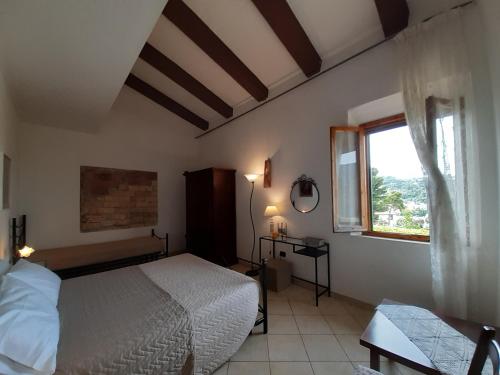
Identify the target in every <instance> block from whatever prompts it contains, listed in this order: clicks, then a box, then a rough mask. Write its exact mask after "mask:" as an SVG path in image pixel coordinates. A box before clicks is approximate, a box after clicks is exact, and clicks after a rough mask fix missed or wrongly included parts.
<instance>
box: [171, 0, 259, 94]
mask: <svg viewBox="0 0 500 375" xmlns="http://www.w3.org/2000/svg"><path fill="white" fill-rule="evenodd" d="M163 15H164V16H165V17H167V18H168V19H169V20H170V21H171V22H172V23H173V24H174V25H175V26H177V27H178V28H179V29H180V30H181V31H182V32H183V33H184V34H186V35H187V36H188V37H189V38H190V39H191V40H192V41H193V42H194V43H195V44H196V45H197V46H198V47H200V48H201V49H202V50H203V51H204V52H205V53H206V54H207V55H208V56H210V58H211V59H212V60H214V61H215V62H216V63H217V64H219V66H220V67H221V68H222V69H224V70H225V71H226V72H227V73H228V74H229V75H230V76H231V77H233V79H234V80H235V81H236V82H238V83H239V84H240V85H241V86H242V87H243V88H244V89H245V90H246V91H248V92H249V93H250V95H252V96H253V97H254V98H255V99H257V100H258V101H262V100H265V99H266V98H267V95H268V90H267V87H266V86H265V85H264V84H263V83H262V82H261V81H260V80H259V79H258V78H257V76H256V75H255V74H253V73H252V71H251V70H250V69H248V68H247V66H246V65H245V64H243V62H242V61H241V60H240V59H239V58H238V56H236V55H235V54H234V53H233V51H231V50H230V49H229V48H228V47H227V46H226V45H225V44H224V42H222V40H220V39H219V37H218V36H217V35H216V34H215V33H214V32H213V31H212V30H210V28H209V27H208V26H207V25H206V24H205V23H204V22H203V21H202V20H201V18H200V17H198V16H197V15H196V13H194V12H193V11H192V10H191V9H190V8H189V7H188V6H187V5H186V4H185V3H184V2H183V1H182V0H169V1H168V2H167V5H166V6H165V8H164V9H163Z"/></svg>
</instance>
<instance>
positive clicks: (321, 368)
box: [215, 269, 413, 375]
mask: <svg viewBox="0 0 500 375" xmlns="http://www.w3.org/2000/svg"><path fill="white" fill-rule="evenodd" d="M238 270H239V269H238ZM268 299H269V333H268V334H267V335H263V334H262V333H261V332H262V328H261V327H262V326H260V327H257V328H255V329H254V334H252V335H250V336H249V337H248V338H247V340H246V341H245V343H244V344H243V345H242V347H241V348H240V349H239V351H238V352H237V353H236V354H235V355H234V356H233V357H232V358H231V359H230V361H229V362H227V363H226V364H224V365H223V366H222V367H221V368H220V369H219V370H217V371H216V372H215V374H216V375H245V374H252V375H264V374H266V375H302V374H304V375H344V374H346V375H347V374H352V373H353V366H354V365H357V364H363V365H365V366H369V364H368V362H369V360H370V356H369V352H368V350H367V349H365V348H363V347H362V346H360V345H359V336H360V334H361V333H362V331H363V329H364V327H365V326H366V324H367V323H368V322H369V321H370V318H371V315H372V311H371V310H370V309H367V308H365V307H360V306H358V305H355V304H353V303H350V302H347V301H345V300H340V299H336V298H333V297H330V298H329V297H326V296H324V297H321V299H320V302H319V307H316V306H315V305H314V293H313V291H311V290H309V289H305V288H302V287H299V286H297V285H295V284H292V285H291V286H290V287H289V288H288V289H286V290H284V291H282V292H280V293H274V292H269V298H268ZM382 361H383V359H382ZM381 367H382V372H383V373H384V374H387V375H391V374H397V375H410V374H413V372H411V370H408V369H406V368H404V367H402V366H399V365H396V364H394V363H391V362H387V361H383V362H382V366H381Z"/></svg>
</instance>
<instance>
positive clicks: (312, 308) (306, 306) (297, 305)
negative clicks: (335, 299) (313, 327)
mask: <svg viewBox="0 0 500 375" xmlns="http://www.w3.org/2000/svg"><path fill="white" fill-rule="evenodd" d="M290 306H291V308H292V311H293V314H294V315H321V312H320V311H319V309H318V308H317V307H316V305H314V302H312V301H311V302H309V303H307V302H299V301H290Z"/></svg>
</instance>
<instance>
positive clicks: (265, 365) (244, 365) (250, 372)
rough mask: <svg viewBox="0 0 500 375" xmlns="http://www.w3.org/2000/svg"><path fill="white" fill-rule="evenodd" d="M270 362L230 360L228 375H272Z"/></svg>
mask: <svg viewBox="0 0 500 375" xmlns="http://www.w3.org/2000/svg"><path fill="white" fill-rule="evenodd" d="M270 374H271V371H270V369H269V362H230V363H229V369H228V375H270Z"/></svg>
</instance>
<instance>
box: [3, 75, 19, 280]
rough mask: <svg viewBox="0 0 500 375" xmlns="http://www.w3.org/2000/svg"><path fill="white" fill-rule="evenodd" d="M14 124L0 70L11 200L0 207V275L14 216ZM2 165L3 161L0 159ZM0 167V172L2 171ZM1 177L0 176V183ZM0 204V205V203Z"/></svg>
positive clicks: (14, 118)
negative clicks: (7, 205) (9, 163)
mask: <svg viewBox="0 0 500 375" xmlns="http://www.w3.org/2000/svg"><path fill="white" fill-rule="evenodd" d="M16 124H17V119H16V115H15V112H14V108H13V106H12V103H11V100H10V96H9V93H8V90H7V86H6V84H5V81H4V77H3V75H2V70H1V69H0V157H1V158H3V153H5V154H6V155H7V156H9V157H10V158H11V193H12V194H11V199H10V203H11V206H10V209H5V210H2V209H1V207H0V274H1V273H3V272H4V271H5V269H6V268H7V267H8V262H9V259H10V244H11V242H10V231H9V219H10V218H11V217H12V216H13V215H14V214H15V212H16V208H15V186H16V184H15V181H16V173H15V172H16V165H17V157H16ZM0 163H3V159H0ZM2 169H3V168H2V167H0V172H1V171H2ZM2 178H3V176H0V183H1V182H2ZM0 204H1V203H0Z"/></svg>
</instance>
